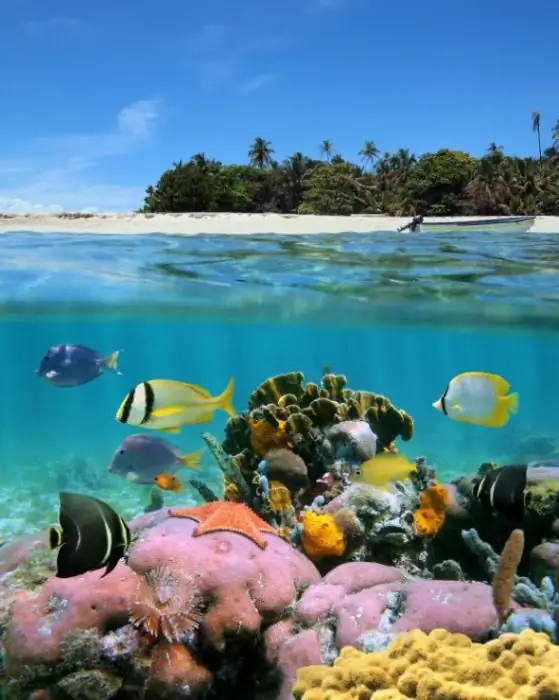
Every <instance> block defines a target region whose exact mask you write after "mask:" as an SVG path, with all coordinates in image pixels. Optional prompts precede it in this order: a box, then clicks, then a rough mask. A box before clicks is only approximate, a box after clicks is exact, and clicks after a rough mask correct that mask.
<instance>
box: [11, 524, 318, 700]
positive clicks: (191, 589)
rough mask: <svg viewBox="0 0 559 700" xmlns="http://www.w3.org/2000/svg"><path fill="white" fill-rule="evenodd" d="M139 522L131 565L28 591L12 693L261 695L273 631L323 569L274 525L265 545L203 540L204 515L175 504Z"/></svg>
mask: <svg viewBox="0 0 559 700" xmlns="http://www.w3.org/2000/svg"><path fill="white" fill-rule="evenodd" d="M138 523H140V526H139V525H138ZM131 525H132V527H131V529H132V530H133V531H134V532H135V533H136V537H137V539H136V541H135V543H134V544H133V546H132V548H131V550H130V552H129V556H128V565H127V564H125V563H124V562H120V563H119V564H118V566H117V567H116V569H115V570H114V571H113V572H111V573H110V574H109V575H108V576H106V577H103V578H102V574H103V572H102V571H94V572H90V573H87V574H85V575H84V576H79V577H76V578H71V579H59V578H56V577H54V576H51V577H50V578H49V579H48V580H46V581H45V582H44V583H42V584H41V585H39V586H38V587H36V588H35V589H34V590H32V591H31V590H28V591H21V590H19V589H18V595H17V597H15V600H13V602H12V604H11V616H10V620H9V623H8V626H7V631H6V634H5V648H6V672H7V687H8V697H9V698H10V700H20V699H23V698H26V699H27V700H28V699H29V698H31V697H35V695H34V693H35V694H36V697H39V696H40V697H41V698H55V697H56V698H58V697H83V698H96V699H99V700H103V699H105V698H111V697H115V694H116V693H118V697H119V699H122V700H127V699H130V700H132V698H134V699H136V698H138V697H157V698H183V697H188V698H196V697H201V696H202V695H204V694H205V693H206V692H207V691H208V690H211V691H212V692H213V693H215V694H216V695H217V696H218V697H220V698H228V697H231V695H232V694H235V693H236V694H238V695H239V696H245V695H246V696H247V697H249V696H251V695H252V696H254V695H255V693H254V685H255V684H259V683H262V677H261V675H259V671H258V670H255V669H256V667H257V666H259V667H262V664H259V663H258V655H259V654H262V650H261V643H260V640H261V635H262V632H263V630H264V629H265V628H266V627H267V626H269V625H270V624H274V623H276V622H278V621H279V620H280V619H281V618H282V617H284V616H285V611H286V610H289V609H290V608H291V607H292V606H293V605H294V604H295V603H296V601H297V599H298V597H299V596H300V593H301V591H302V590H303V589H304V588H306V587H308V586H309V585H310V584H316V583H318V582H319V580H320V575H319V573H318V571H317V569H316V568H315V567H314V565H313V564H312V563H311V562H310V561H309V560H308V559H307V558H306V557H305V556H304V555H302V554H301V553H300V552H298V551H297V550H295V549H294V548H293V547H292V546H291V545H289V544H288V543H286V542H285V541H284V540H282V539H281V538H280V537H279V536H277V535H275V534H267V533H265V532H262V534H261V537H262V538H263V539H264V540H265V543H266V546H265V548H262V547H261V546H258V545H257V544H255V543H254V542H253V541H251V539H250V538H249V537H246V536H244V535H242V534H238V533H236V532H230V531H226V530H225V531H217V532H205V533H204V534H199V535H198V536H195V530H196V528H197V527H198V523H197V522H196V521H194V520H193V519H191V518H189V517H169V516H168V512H167V511H160V512H158V513H150V514H149V515H146V516H141V518H139V519H138V521H136V522H133V523H132V524H131ZM10 579H12V580H17V581H19V579H18V577H17V569H16V570H15V571H14V572H13V573H12V574H10V575H8V576H7V577H4V581H3V584H4V586H9V585H10ZM18 585H19V584H18ZM7 590H9V589H7ZM262 673H269V669H267V670H266V671H262ZM92 679H93V681H92ZM80 693H81V694H80ZM146 693H147V695H146ZM150 693H151V694H150ZM39 694H40V695H39Z"/></svg>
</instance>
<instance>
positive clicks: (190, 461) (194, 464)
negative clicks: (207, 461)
mask: <svg viewBox="0 0 559 700" xmlns="http://www.w3.org/2000/svg"><path fill="white" fill-rule="evenodd" d="M204 452H205V449H204V448H203V447H201V448H200V449H199V450H196V452H189V453H188V454H186V455H182V457H181V462H182V464H183V466H185V467H188V468H189V469H199V468H200V460H201V459H202V455H203V454H204Z"/></svg>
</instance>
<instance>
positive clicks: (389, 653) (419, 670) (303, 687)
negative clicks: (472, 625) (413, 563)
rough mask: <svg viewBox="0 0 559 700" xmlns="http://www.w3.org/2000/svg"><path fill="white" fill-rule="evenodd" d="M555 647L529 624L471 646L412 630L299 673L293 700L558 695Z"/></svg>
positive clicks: (481, 699)
mask: <svg viewBox="0 0 559 700" xmlns="http://www.w3.org/2000/svg"><path fill="white" fill-rule="evenodd" d="M558 665H559V647H556V646H554V645H552V644H550V642H549V639H548V638H547V636H546V635H544V634H538V633H535V632H533V631H531V630H528V631H525V632H522V633H521V634H519V635H516V634H507V635H504V636H502V637H501V638H500V639H498V640H494V641H491V642H487V643H486V644H476V643H474V642H472V641H471V640H470V639H469V638H468V637H467V636H465V635H463V634H451V633H450V632H448V631H447V630H445V629H435V630H432V631H431V632H430V633H429V634H424V633H423V632H421V631H419V630H414V631H413V632H410V633H408V634H405V635H402V636H401V637H400V638H399V639H397V640H395V641H394V642H393V643H392V644H391V645H390V647H389V648H388V649H387V650H386V651H382V652H373V653H370V654H364V653H362V652H360V651H358V650H356V649H352V648H350V647H348V648H346V649H343V650H342V652H341V654H340V656H339V657H338V658H337V659H336V661H335V662H334V665H333V667H328V666H309V667H307V668H303V669H301V670H300V671H299V673H298V675H297V681H296V683H295V685H294V688H293V695H294V697H295V700H328V699H331V700H333V699H334V698H340V699H341V698H344V699H346V698H347V700H350V699H355V700H361V699H362V698H371V700H406V699H407V698H417V699H418V700H450V699H452V700H505V699H506V698H515V700H546V699H549V700H551V698H556V697H559V672H558V670H557V668H558Z"/></svg>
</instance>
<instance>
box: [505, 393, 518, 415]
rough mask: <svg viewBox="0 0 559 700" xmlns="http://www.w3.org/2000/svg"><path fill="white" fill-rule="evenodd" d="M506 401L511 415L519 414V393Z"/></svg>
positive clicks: (511, 395) (508, 397) (510, 396)
mask: <svg viewBox="0 0 559 700" xmlns="http://www.w3.org/2000/svg"><path fill="white" fill-rule="evenodd" d="M506 399H507V408H508V409H509V411H510V412H511V413H518V393H516V392H515V393H514V394H510V395H509V396H507V397H506Z"/></svg>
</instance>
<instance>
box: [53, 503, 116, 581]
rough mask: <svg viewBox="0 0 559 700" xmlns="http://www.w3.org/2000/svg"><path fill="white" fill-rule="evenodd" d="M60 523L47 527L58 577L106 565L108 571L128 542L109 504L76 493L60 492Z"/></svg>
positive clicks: (78, 573) (80, 573) (106, 571)
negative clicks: (55, 555) (55, 556)
mask: <svg viewBox="0 0 559 700" xmlns="http://www.w3.org/2000/svg"><path fill="white" fill-rule="evenodd" d="M59 523H60V524H59V525H53V526H52V527H50V528H49V547H50V548H51V549H58V557H57V561H56V567H57V571H56V575H57V576H58V578H71V577H73V576H80V575H82V574H85V573H86V572H88V571H96V570H97V569H102V568H103V567H105V573H104V574H103V576H102V577H101V578H103V577H104V576H106V575H107V574H110V573H111V571H112V570H113V569H114V568H115V566H116V565H117V564H118V562H119V560H120V559H121V558H122V557H123V556H124V554H125V552H126V550H127V549H128V547H129V545H130V530H129V529H128V526H127V524H126V523H125V522H124V520H123V519H122V518H121V517H120V515H119V514H118V513H117V512H115V511H114V510H113V509H112V508H111V507H110V506H109V505H107V504H106V503H105V502H104V501H101V500H99V499H98V498H93V497H91V496H83V495H81V494H79V493H68V492H65V491H63V492H61V493H60V513H59Z"/></svg>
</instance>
